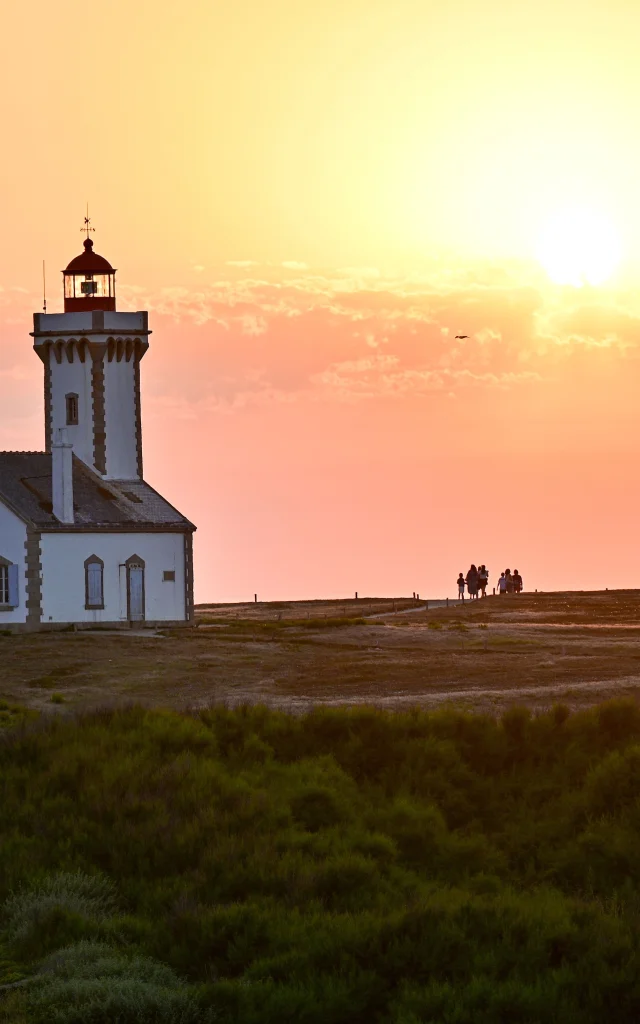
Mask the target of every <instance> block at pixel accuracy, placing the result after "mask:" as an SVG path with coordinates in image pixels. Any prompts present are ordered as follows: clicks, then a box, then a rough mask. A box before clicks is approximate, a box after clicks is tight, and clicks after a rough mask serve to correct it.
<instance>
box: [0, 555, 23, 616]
mask: <svg viewBox="0 0 640 1024" xmlns="http://www.w3.org/2000/svg"><path fill="white" fill-rule="evenodd" d="M18 601H19V594H18V566H17V565H15V564H14V563H13V562H10V561H9V560H8V559H7V558H3V557H2V556H1V555H0V608H17V607H18Z"/></svg>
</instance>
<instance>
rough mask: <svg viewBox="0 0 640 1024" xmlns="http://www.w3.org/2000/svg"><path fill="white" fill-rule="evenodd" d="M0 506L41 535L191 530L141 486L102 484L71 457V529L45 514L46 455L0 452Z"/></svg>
mask: <svg viewBox="0 0 640 1024" xmlns="http://www.w3.org/2000/svg"><path fill="white" fill-rule="evenodd" d="M0 501H4V503H5V504H6V505H8V506H9V508H11V509H12V510H13V511H14V512H15V513H16V514H17V515H19V516H20V517H21V518H22V519H25V520H27V522H29V523H31V524H32V525H33V526H34V527H37V528H39V529H44V530H52V529H53V530H56V529H59V530H73V529H74V527H78V526H80V527H84V528H85V529H86V528H91V527H96V528H99V527H108V528H116V529H120V528H121V529H126V528H131V529H136V530H141V529H142V530H143V529H149V530H159V529H163V528H165V529H166V528H167V527H169V528H172V529H176V528H178V529H179V528H181V527H182V528H183V529H185V530H194V529H195V527H194V525H193V523H190V522H189V520H188V519H186V518H185V517H184V516H183V515H181V513H180V512H178V511H177V509H175V508H174V507H173V505H170V504H169V502H168V501H165V499H164V498H163V497H161V495H160V494H158V492H157V491H154V489H153V487H150V486H149V484H147V483H145V482H144V481H143V480H103V479H102V478H101V477H99V476H97V474H95V473H93V472H92V471H91V470H90V469H89V468H88V466H85V464H84V462H82V460H81V459H79V458H77V456H75V455H74V456H73V508H74V520H75V521H74V523H73V524H67V523H61V522H59V520H58V519H56V517H55V516H54V515H53V512H52V510H51V455H49V454H47V453H46V452H0Z"/></svg>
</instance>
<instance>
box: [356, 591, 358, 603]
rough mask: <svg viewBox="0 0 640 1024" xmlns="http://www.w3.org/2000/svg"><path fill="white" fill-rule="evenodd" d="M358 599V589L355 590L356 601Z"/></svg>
mask: <svg viewBox="0 0 640 1024" xmlns="http://www.w3.org/2000/svg"><path fill="white" fill-rule="evenodd" d="M357 600H358V591H357V590H356V601H357Z"/></svg>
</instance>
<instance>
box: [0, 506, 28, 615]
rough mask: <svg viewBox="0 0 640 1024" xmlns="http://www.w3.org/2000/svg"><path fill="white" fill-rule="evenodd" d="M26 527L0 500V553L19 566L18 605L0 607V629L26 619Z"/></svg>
mask: <svg viewBox="0 0 640 1024" xmlns="http://www.w3.org/2000/svg"><path fill="white" fill-rule="evenodd" d="M26 541H27V527H26V526H25V524H24V523H23V522H22V520H21V519H19V518H18V516H16V515H15V514H14V513H13V512H11V510H10V509H8V508H7V507H6V505H3V504H2V502H0V555H1V556H2V557H3V558H6V559H7V561H9V562H14V563H15V564H17V565H19V566H20V567H21V569H20V573H19V582H18V601H19V604H18V607H17V608H14V609H13V611H2V609H1V608H0V629H2V627H3V626H6V625H8V624H10V623H11V624H13V623H16V622H26V620H27V586H26V584H27V581H26V571H27V561H26V551H25V544H26Z"/></svg>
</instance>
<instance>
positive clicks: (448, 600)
mask: <svg viewBox="0 0 640 1024" xmlns="http://www.w3.org/2000/svg"><path fill="white" fill-rule="evenodd" d="M448 607H449V598H447V608H448Z"/></svg>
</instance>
